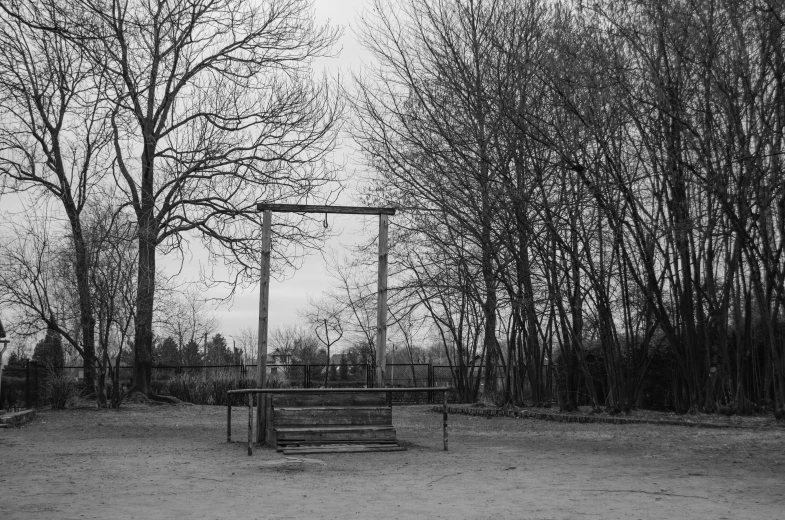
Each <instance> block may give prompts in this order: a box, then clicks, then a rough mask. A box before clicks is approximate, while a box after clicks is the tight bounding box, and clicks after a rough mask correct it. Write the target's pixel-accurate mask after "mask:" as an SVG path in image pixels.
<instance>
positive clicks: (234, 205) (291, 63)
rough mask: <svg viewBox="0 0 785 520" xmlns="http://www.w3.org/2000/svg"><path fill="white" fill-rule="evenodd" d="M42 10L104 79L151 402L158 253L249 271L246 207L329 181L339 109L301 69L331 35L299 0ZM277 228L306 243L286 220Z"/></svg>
mask: <svg viewBox="0 0 785 520" xmlns="http://www.w3.org/2000/svg"><path fill="white" fill-rule="evenodd" d="M3 5H4V9H6V10H8V11H12V14H13V15H14V16H17V14H18V9H17V7H16V4H11V5H10V6H6V4H3ZM46 7H47V9H46V12H47V13H48V15H49V17H50V18H49V20H46V21H43V22H41V23H39V24H38V26H43V27H44V30H48V31H53V32H54V33H55V34H57V35H58V36H59V37H61V38H63V39H66V40H68V41H69V42H72V43H73V44H74V45H76V46H78V47H79V50H80V52H81V54H82V55H83V56H85V58H86V61H87V62H88V63H90V64H91V66H92V67H93V72H94V74H96V76H97V77H100V78H105V81H106V87H105V89H104V90H105V93H106V100H107V101H106V105H107V109H108V111H109V112H110V114H111V129H112V146H113V151H114V154H115V163H114V165H115V169H114V173H115V178H116V182H117V184H118V186H121V187H122V191H123V193H124V196H125V198H126V203H127V204H128V205H129V206H130V207H131V208H132V209H133V211H134V213H135V215H136V224H137V237H138V247H139V269H138V274H137V283H138V289H137V304H136V308H137V316H136V321H135V333H134V345H135V358H134V388H135V389H136V390H138V391H140V392H142V393H144V394H148V395H149V394H151V388H150V373H151V367H152V341H153V309H154V294H155V262H156V254H157V252H158V251H159V250H161V251H163V252H168V251H171V250H173V249H175V248H178V247H179V246H180V244H181V241H182V240H183V238H184V235H183V234H184V233H187V232H192V231H193V232H197V233H199V234H200V235H201V236H203V237H205V239H206V240H208V241H209V242H208V243H209V245H210V247H213V248H215V249H214V252H216V253H217V254H224V253H225V254H226V255H228V257H229V258H230V259H232V260H233V261H234V262H235V264H234V265H235V266H236V268H237V271H236V273H237V276H239V277H242V276H244V275H247V274H249V271H248V270H249V269H250V270H253V269H255V268H256V262H255V260H254V261H252V260H251V259H254V258H255V254H254V246H255V245H258V240H259V238H260V237H259V233H260V231H259V230H260V229H261V227H260V226H259V225H258V224H259V217H258V215H257V214H256V212H255V204H256V202H257V201H260V200H265V201H274V200H283V199H293V200H300V199H303V198H305V197H307V196H317V195H318V190H320V189H321V188H322V187H324V186H325V185H326V184H328V183H329V182H330V181H331V180H332V178H333V176H332V170H331V169H330V168H329V167H328V165H327V163H326V162H325V158H326V156H327V153H328V152H329V151H330V150H331V148H332V146H333V142H334V131H335V129H336V125H337V117H338V109H339V104H338V102H337V98H336V97H335V96H334V95H333V94H332V92H331V91H330V89H329V88H328V84H327V81H326V80H322V81H313V80H312V79H311V72H310V64H311V62H312V60H313V59H315V58H317V57H320V56H325V55H327V54H328V53H329V50H330V47H331V46H332V44H333V42H334V41H335V39H336V36H337V33H336V31H334V30H333V29H330V28H328V27H318V26H316V25H315V24H314V23H313V22H312V21H311V20H310V16H309V7H310V4H309V2H308V1H307V0H286V1H283V2H280V1H269V2H268V1H265V2H260V3H254V4H249V3H247V2H243V1H241V0H221V1H219V2H212V1H206V0H191V1H187V2H179V3H175V4H167V3H163V4H150V3H147V2H141V1H133V2H129V3H116V2H114V3H110V4H106V3H105V2H99V1H94V0H78V1H77V2H61V1H59V0H49V1H48V2H46ZM25 15H26V13H25V12H21V18H23V19H25V20H27V18H26V17H25ZM279 230H280V234H281V235H282V236H281V238H283V239H293V240H298V239H299V238H302V239H303V240H306V239H307V237H308V236H309V235H308V232H307V230H306V229H304V228H302V227H298V226H297V225H296V222H295V223H293V224H292V225H290V226H279ZM279 241H280V242H282V243H285V240H279Z"/></svg>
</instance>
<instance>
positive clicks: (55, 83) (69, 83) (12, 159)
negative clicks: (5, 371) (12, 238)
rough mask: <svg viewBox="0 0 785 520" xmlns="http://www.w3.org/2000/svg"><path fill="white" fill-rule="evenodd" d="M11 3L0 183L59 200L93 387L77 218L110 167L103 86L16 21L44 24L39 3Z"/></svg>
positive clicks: (74, 56) (1, 51)
mask: <svg viewBox="0 0 785 520" xmlns="http://www.w3.org/2000/svg"><path fill="white" fill-rule="evenodd" d="M2 6H3V9H4V10H5V9H7V8H8V7H9V5H8V4H7V3H3V4H2ZM13 8H14V10H15V14H17V15H18V16H17V17H13V16H2V17H0V121H1V122H2V123H0V189H2V188H6V189H12V190H16V191H20V192H23V191H24V192H26V193H27V194H29V195H30V196H31V197H32V198H33V200H37V201H41V202H43V203H44V204H45V200H44V199H45V197H53V198H54V199H55V200H57V201H58V203H59V207H58V208H57V210H58V212H59V213H61V214H62V215H63V216H64V218H65V220H66V221H67V223H68V235H69V237H70V241H71V244H70V248H71V249H72V251H73V255H72V256H71V258H72V259H73V262H74V269H73V272H74V274H75V280H76V286H77V291H78V299H77V301H76V302H74V303H75V305H76V308H78V309H79V327H80V331H79V333H78V335H77V336H73V337H72V339H73V340H74V345H76V344H78V345H79V347H78V350H79V352H80V355H81V356H82V358H83V360H84V369H85V371H84V373H85V382H86V384H87V387H88V388H89V389H91V390H92V388H93V379H94V372H93V371H94V366H95V362H96V358H95V356H96V354H95V325H96V320H95V317H94V313H93V309H92V305H91V292H90V280H89V273H88V251H87V246H86V244H85V237H84V231H83V222H82V219H83V211H84V208H85V205H86V204H87V202H88V200H89V199H90V198H91V197H94V196H95V195H96V190H95V188H96V186H97V185H99V184H100V183H101V181H102V179H103V178H104V177H105V176H106V174H107V173H108V165H109V160H108V158H107V153H108V145H109V138H110V133H109V131H108V130H109V124H108V112H107V110H106V107H105V106H104V105H103V104H102V103H101V102H100V101H98V100H100V98H101V91H102V90H104V89H105V88H106V84H105V83H104V78H103V76H102V75H101V74H97V73H96V70H95V68H94V65H93V64H91V63H90V61H89V60H88V59H86V57H85V56H84V55H83V54H82V53H81V52H80V51H79V49H78V48H76V47H75V46H74V45H72V44H71V43H69V42H68V41H65V40H63V39H62V38H59V37H58V36H57V35H55V34H52V33H50V32H46V31H40V30H36V29H32V28H31V27H30V26H29V25H26V24H25V23H23V22H22V20H26V21H27V22H28V23H29V24H31V25H40V24H41V23H46V20H47V17H46V15H45V14H43V12H42V10H43V6H41V5H39V4H36V3H30V4H16V3H15V4H13ZM22 218H24V216H22Z"/></svg>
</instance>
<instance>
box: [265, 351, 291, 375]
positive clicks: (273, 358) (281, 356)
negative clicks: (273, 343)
mask: <svg viewBox="0 0 785 520" xmlns="http://www.w3.org/2000/svg"><path fill="white" fill-rule="evenodd" d="M291 362H292V355H291V354H289V353H286V352H284V351H282V350H281V349H280V348H277V349H275V350H273V351H272V352H271V353H268V354H267V373H268V374H276V373H278V372H279V370H280V371H281V372H283V373H286V371H287V369H288V367H287V366H283V367H281V366H275V365H289V364H291ZM270 365H273V366H270Z"/></svg>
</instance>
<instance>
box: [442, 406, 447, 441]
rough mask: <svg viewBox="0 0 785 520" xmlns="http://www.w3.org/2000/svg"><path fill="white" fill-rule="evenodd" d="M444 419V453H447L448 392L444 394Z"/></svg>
mask: <svg viewBox="0 0 785 520" xmlns="http://www.w3.org/2000/svg"><path fill="white" fill-rule="evenodd" d="M442 396H443V398H442V419H443V421H444V451H447V392H442Z"/></svg>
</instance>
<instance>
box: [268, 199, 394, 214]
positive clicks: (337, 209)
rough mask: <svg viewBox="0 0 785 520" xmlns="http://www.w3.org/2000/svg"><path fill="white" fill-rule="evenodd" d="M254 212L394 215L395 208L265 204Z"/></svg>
mask: <svg viewBox="0 0 785 520" xmlns="http://www.w3.org/2000/svg"><path fill="white" fill-rule="evenodd" d="M256 211H272V212H273V213H341V214H344V215H395V208H370V207H366V206H319V205H315V204H265V203H263V202H260V203H258V204H257V205H256Z"/></svg>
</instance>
